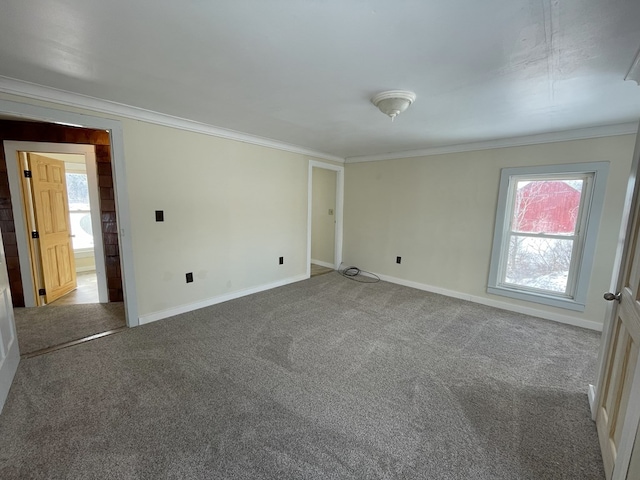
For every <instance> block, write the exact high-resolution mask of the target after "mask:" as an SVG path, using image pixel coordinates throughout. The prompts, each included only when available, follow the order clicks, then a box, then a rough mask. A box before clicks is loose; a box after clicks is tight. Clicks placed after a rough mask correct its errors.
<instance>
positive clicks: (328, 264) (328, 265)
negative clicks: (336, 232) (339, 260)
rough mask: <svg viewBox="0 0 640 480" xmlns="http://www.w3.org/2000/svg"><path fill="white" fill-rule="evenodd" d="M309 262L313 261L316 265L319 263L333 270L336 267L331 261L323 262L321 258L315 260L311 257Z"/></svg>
mask: <svg viewBox="0 0 640 480" xmlns="http://www.w3.org/2000/svg"><path fill="white" fill-rule="evenodd" d="M311 263H314V264H316V265H320V266H321V267H326V268H333V269H334V270H335V269H336V266H335V265H333V264H332V263H329V262H323V261H322V260H316V259H315V258H312V259H311Z"/></svg>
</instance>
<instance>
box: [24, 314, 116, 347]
mask: <svg viewBox="0 0 640 480" xmlns="http://www.w3.org/2000/svg"><path fill="white" fill-rule="evenodd" d="M14 314H15V319H16V332H17V335H18V345H19V346H20V354H21V355H26V354H28V353H32V352H35V351H38V350H41V349H43V348H48V347H53V346H55V345H60V344H62V343H65V342H71V341H73V340H77V339H79V338H83V337H88V336H89V335H93V334H94V333H100V332H105V331H107V330H114V329H116V328H120V327H124V326H126V320H125V315H124V303H122V302H114V303H86V304H81V305H45V306H44V307H33V308H15V309H14Z"/></svg>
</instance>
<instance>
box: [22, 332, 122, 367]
mask: <svg viewBox="0 0 640 480" xmlns="http://www.w3.org/2000/svg"><path fill="white" fill-rule="evenodd" d="M127 328H129V327H120V328H116V329H114V330H107V331H106V332H100V333H95V334H93V335H89V336H87V337H83V338H79V339H77V340H72V341H71V342H65V343H61V344H59V345H54V346H53V347H47V348H42V349H40V350H36V351H35V352H31V353H26V354H24V355H21V356H20V359H22V360H26V359H29V358H34V357H39V356H40V355H45V354H47V353H51V352H55V351H56V350H62V349H63V348H69V347H73V346H75V345H80V344H82V343H86V342H90V341H91V340H97V339H98V338H103V337H108V336H109V335H113V334H115V333H120V332H122V331H124V330H126V329H127Z"/></svg>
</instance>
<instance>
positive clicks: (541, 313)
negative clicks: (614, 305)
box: [376, 273, 602, 332]
mask: <svg viewBox="0 0 640 480" xmlns="http://www.w3.org/2000/svg"><path fill="white" fill-rule="evenodd" d="M376 275H378V276H379V277H380V279H381V280H384V281H385V282H390V283H396V284H398V285H404V286H405V287H411V288H416V289H418V290H424V291H426V292H432V293H438V294H440V295H445V296H447V297H453V298H459V299H461V300H467V301H469V302H474V303H479V304H481V305H487V306H489V307H495V308H500V309H502V310H509V311H511V312H516V313H523V314H525V315H531V316H534V317H540V318H544V319H545V320H553V321H554V322H559V323H565V324H567V325H573V326H576V327H582V328H587V329H589V330H596V331H599V332H601V331H602V324H601V323H598V322H594V321H591V320H583V319H581V318H575V317H571V316H569V315H562V314H560V313H555V312H548V311H546V310H539V309H537V308H532V307H523V306H521V305H514V304H512V303H507V302H501V301H499V300H493V299H491V298H485V297H480V296H477V295H470V294H468V293H462V292H457V291H455V290H448V289H446V288H441V287H435V286H433V285H426V284H424V283H418V282H413V281H411V280H404V279H402V278H396V277H391V276H389V275H382V274H379V273H376Z"/></svg>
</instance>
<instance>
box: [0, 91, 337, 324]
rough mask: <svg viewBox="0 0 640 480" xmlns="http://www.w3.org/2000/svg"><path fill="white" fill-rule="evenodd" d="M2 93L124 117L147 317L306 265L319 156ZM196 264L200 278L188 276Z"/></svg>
mask: <svg viewBox="0 0 640 480" xmlns="http://www.w3.org/2000/svg"><path fill="white" fill-rule="evenodd" d="M0 98H2V99H6V100H11V101H19V102H23V103H30V104H36V105H41V106H45V107H49V108H55V109H58V110H65V111H73V112H79V113H86V114H89V115H93V116H98V117H105V118H112V119H117V120H120V121H121V122H122V128H123V136H124V150H125V152H124V153H125V169H126V175H127V186H128V193H129V199H130V205H129V206H128V209H129V213H130V216H131V225H132V226H131V228H132V231H131V237H132V242H133V256H134V267H135V276H136V289H137V300H138V310H139V315H140V316H141V317H143V316H145V315H149V314H152V313H157V312H162V311H165V310H169V309H172V308H178V307H181V306H187V305H190V304H197V303H198V302H206V301H208V300H210V299H214V298H216V297H218V296H222V295H225V294H232V293H234V292H240V291H243V290H247V289H251V288H256V287H260V286H263V285H268V284H271V283H275V282H279V281H284V280H287V279H291V278H294V277H297V276H300V275H304V274H305V273H306V270H307V265H306V262H307V259H306V252H307V185H308V165H309V160H312V159H313V160H318V159H316V158H312V157H309V156H306V155H301V154H296V153H290V152H284V151H280V150H276V149H272V148H267V147H260V146H255V145H251V144H247V143H243V142H239V141H234V140H228V139H223V138H218V137H213V136H208V135H203V134H198V133H192V132H188V131H184V130H178V129H175V128H170V127H164V126H158V125H155V124H150V123H145V122H141V121H135V120H130V119H125V118H118V117H115V116H113V115H103V114H100V113H96V112H92V111H87V110H82V109H78V108H73V107H66V106H60V105H54V104H50V103H47V102H42V101H34V100H30V99H25V98H22V97H17V96H13V95H6V94H0ZM323 161H325V162H326V160H323ZM331 163H333V162H331ZM155 210H164V212H165V221H164V222H163V223H158V222H155ZM280 256H284V265H278V257H280ZM187 272H193V276H194V282H193V283H189V284H187V283H186V282H185V273H187Z"/></svg>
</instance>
